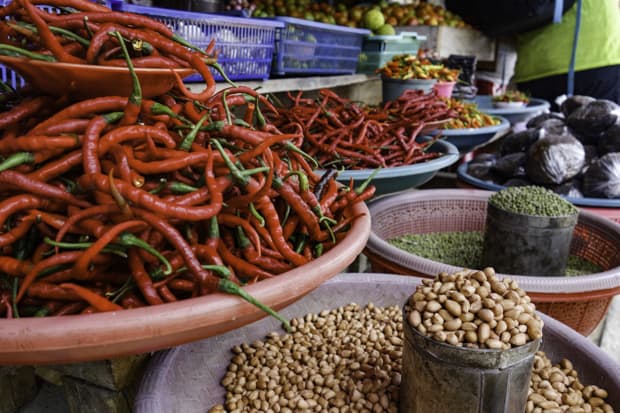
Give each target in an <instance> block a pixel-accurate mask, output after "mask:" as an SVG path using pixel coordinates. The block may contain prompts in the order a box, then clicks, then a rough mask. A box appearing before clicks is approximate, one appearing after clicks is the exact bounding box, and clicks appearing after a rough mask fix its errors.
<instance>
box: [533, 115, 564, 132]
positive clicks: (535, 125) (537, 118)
mask: <svg viewBox="0 0 620 413" xmlns="http://www.w3.org/2000/svg"><path fill="white" fill-rule="evenodd" d="M548 119H560V120H564V117H563V116H562V114H560V113H555V112H550V113H541V114H540V115H538V116H534V117H533V118H532V119H530V120H528V121H527V123H526V124H525V127H526V128H528V129H530V128H538V127H539V126H540V124H541V123H543V122H544V121H546V120H548Z"/></svg>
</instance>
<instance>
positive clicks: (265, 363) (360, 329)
mask: <svg viewBox="0 0 620 413" xmlns="http://www.w3.org/2000/svg"><path fill="white" fill-rule="evenodd" d="M402 322H403V320H402V311H401V309H400V308H398V307H396V306H390V307H377V306H375V305H373V304H372V303H370V304H368V305H367V306H365V307H361V306H359V305H357V304H355V303H351V304H348V305H346V306H343V307H339V308H337V309H333V310H324V311H321V312H320V313H318V314H307V315H306V316H304V317H300V318H296V319H293V320H291V325H292V333H290V334H279V333H277V332H272V333H270V334H268V335H267V337H266V338H265V339H264V340H257V341H255V342H253V343H251V344H241V345H239V346H236V347H234V348H233V354H234V356H233V358H232V361H231V363H230V365H229V366H228V371H227V373H226V375H225V376H224V378H223V379H222V385H223V386H224V387H225V388H226V390H227V394H226V401H225V403H224V404H223V405H217V406H214V407H212V408H211V409H210V410H209V413H223V412H230V413H242V412H244V413H246V412H247V413H259V412H261V413H293V412H299V413H305V412H328V413H346V412H349V413H354V412H355V413H357V412H359V413H374V412H386V413H396V412H398V405H399V388H400V381H401V364H402V351H403V330H402V325H403V324H402ZM560 382H561V383H562V384H560ZM551 389H553V390H554V391H551ZM606 397H607V392H605V390H603V389H600V388H598V387H596V386H587V385H582V384H581V383H580V381H579V378H578V375H577V372H576V371H575V370H574V369H573V367H572V364H571V363H570V361H568V360H563V361H562V362H561V363H560V365H559V367H558V366H553V365H552V364H551V361H550V360H549V359H548V358H547V357H546V356H545V354H544V353H542V352H538V353H537V355H536V358H535V361H534V369H533V372H532V376H531V384H530V391H529V396H528V404H527V408H526V413H543V412H544V413H554V412H560V413H561V412H568V413H613V411H614V410H613V409H612V408H611V406H609V405H608V404H606V403H605V398H606ZM601 401H602V402H601ZM546 402H548V403H546ZM555 406H558V407H555ZM547 408H548V409H547Z"/></svg>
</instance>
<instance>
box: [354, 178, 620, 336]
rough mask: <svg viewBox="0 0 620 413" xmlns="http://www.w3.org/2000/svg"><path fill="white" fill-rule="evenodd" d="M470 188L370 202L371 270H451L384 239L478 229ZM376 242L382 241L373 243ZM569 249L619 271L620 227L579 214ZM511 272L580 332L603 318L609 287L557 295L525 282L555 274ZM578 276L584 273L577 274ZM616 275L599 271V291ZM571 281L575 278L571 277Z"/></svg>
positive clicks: (482, 206) (479, 209) (429, 273)
mask: <svg viewBox="0 0 620 413" xmlns="http://www.w3.org/2000/svg"><path fill="white" fill-rule="evenodd" d="M429 192H435V194H436V198H433V197H432V196H431V195H429ZM476 192H477V193H478V194H477V196H471V197H468V196H466V195H465V196H464V195H463V194H462V193H461V194H458V190H457V191H440V190H436V191H428V190H427V191H419V192H412V193H410V194H408V195H406V196H397V197H394V198H393V199H391V200H390V199H386V200H382V201H379V202H378V203H377V205H373V204H371V206H370V210H371V216H372V232H371V239H370V241H369V243H368V245H367V248H366V254H367V256H368V259H369V261H370V263H371V268H372V271H376V272H392V273H397V274H406V275H418V276H423V277H434V276H435V275H436V274H438V273H439V272H441V271H450V270H453V269H454V267H451V266H449V265H447V264H444V263H439V262H435V261H431V260H427V259H424V258H422V257H420V256H417V255H414V254H410V253H407V252H405V251H401V250H398V249H396V248H395V247H392V246H389V244H386V243H385V241H387V240H389V239H392V238H395V237H399V236H402V235H405V234H412V233H417V234H421V233H430V232H454V231H483V230H484V226H485V220H486V207H487V201H486V197H485V196H482V195H480V193H483V192H482V191H476ZM442 193H443V196H442ZM446 194H450V195H454V194H457V195H454V196H450V195H446ZM378 240H379V241H378ZM377 242H379V243H381V244H383V245H378V244H377ZM571 254H573V255H577V256H579V257H582V258H585V259H587V260H589V261H591V262H593V263H595V264H597V265H599V266H600V267H602V268H603V269H604V270H605V271H609V270H615V269H617V270H618V271H620V227H615V226H614V224H612V223H611V222H610V221H607V220H601V219H599V218H597V217H594V216H593V215H592V214H581V215H580V217H579V222H578V224H577V227H576V228H575V231H574V235H573V241H572V243H571ZM517 277H518V278H520V279H521V281H520V283H521V284H524V285H523V287H524V288H525V289H526V291H528V293H530V295H531V296H532V301H534V302H535V303H536V305H537V308H538V309H539V310H540V311H542V312H544V313H546V314H548V315H550V316H552V317H554V318H556V319H558V320H560V321H562V322H564V323H566V324H567V325H569V326H570V327H572V328H573V329H575V330H577V331H579V332H580V333H582V334H584V335H587V334H589V333H590V332H592V331H593V330H594V328H595V327H596V325H597V324H598V323H599V322H600V321H601V320H602V319H603V317H604V316H605V313H606V311H607V307H608V306H609V303H610V301H611V298H612V297H613V292H612V293H608V294H605V293H604V292H603V293H602V294H601V293H600V291H599V293H598V294H593V295H589V294H588V292H587V291H585V290H582V291H579V293H578V294H571V293H570V291H568V292H569V293H568V294H562V293H559V294H558V292H559V291H555V292H549V291H546V290H544V289H543V290H542V291H540V290H538V289H537V288H535V287H532V290H533V291H534V292H531V291H530V290H529V289H528V285H526V284H528V283H531V284H532V285H535V284H536V283H538V284H539V285H541V286H544V285H545V283H551V282H557V278H558V277H553V278H556V280H554V281H549V278H548V277H522V276H521V277H519V276H517ZM581 277H589V276H587V275H586V276H580V277H579V278H581ZM590 277H592V278H595V277H593V276H590ZM559 278H561V279H564V277H559ZM601 278H603V280H602V281H601ZM607 278H609V280H608V279H607ZM524 279H527V281H528V283H526V282H524V281H523V280H524ZM619 279H620V276H618V274H610V275H609V276H603V277H601V276H600V275H599V276H598V280H597V281H599V284H598V287H597V288H598V289H599V290H601V291H612V290H603V289H605V288H610V287H611V288H612V289H613V288H615V289H616V290H617V289H618V285H619V283H618V280H619ZM564 280H567V279H564ZM582 280H583V279H582ZM571 281H574V282H580V280H576V279H571ZM582 284H583V282H582ZM562 292H563V293H565V292H567V291H562ZM601 295H603V296H601Z"/></svg>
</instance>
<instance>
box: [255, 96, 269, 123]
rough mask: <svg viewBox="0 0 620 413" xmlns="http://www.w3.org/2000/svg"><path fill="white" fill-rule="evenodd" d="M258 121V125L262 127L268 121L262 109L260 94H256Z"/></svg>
mask: <svg viewBox="0 0 620 413" xmlns="http://www.w3.org/2000/svg"><path fill="white" fill-rule="evenodd" d="M256 121H257V122H258V126H259V127H260V128H262V127H264V126H265V125H266V124H267V122H266V121H265V117H264V116H263V112H261V110H260V100H259V98H258V95H257V96H256Z"/></svg>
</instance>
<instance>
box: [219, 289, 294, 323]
mask: <svg viewBox="0 0 620 413" xmlns="http://www.w3.org/2000/svg"><path fill="white" fill-rule="evenodd" d="M218 289H219V290H220V291H222V292H225V293H228V294H233V295H236V296H238V297H240V298H242V299H244V300H245V301H247V302H248V303H250V304H252V305H254V306H256V307H258V308H260V309H261V310H263V311H264V312H266V313H267V314H269V315H270V316H272V317H274V318H275V319H277V320H278V321H280V322H281V323H282V324H283V325H284V329H285V330H286V331H287V332H290V331H291V325H290V324H289V321H288V320H287V319H286V318H284V317H283V316H282V315H280V314H279V313H278V312H276V311H275V310H272V309H271V308H270V307H268V306H266V305H265V304H263V303H262V302H260V301H259V300H257V299H256V298H254V297H253V296H251V295H250V294H248V293H247V292H246V291H245V290H244V289H242V288H241V287H240V286H238V285H237V284H235V283H234V282H232V281H230V280H228V279H225V278H223V279H221V280H220V282H219V284H218Z"/></svg>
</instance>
